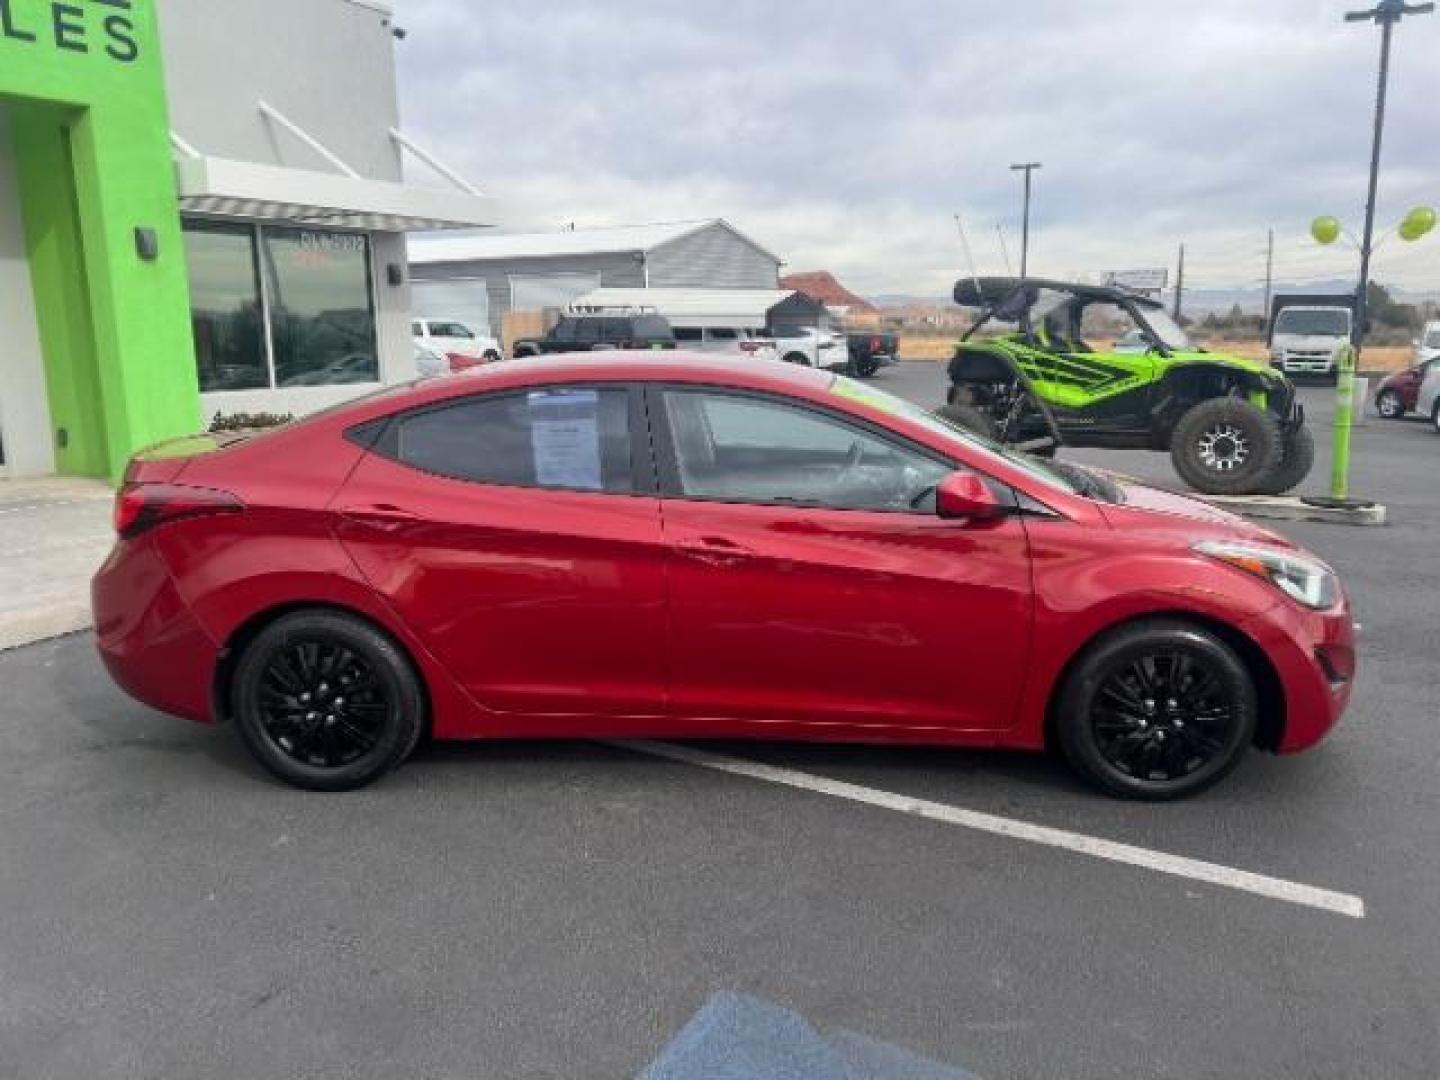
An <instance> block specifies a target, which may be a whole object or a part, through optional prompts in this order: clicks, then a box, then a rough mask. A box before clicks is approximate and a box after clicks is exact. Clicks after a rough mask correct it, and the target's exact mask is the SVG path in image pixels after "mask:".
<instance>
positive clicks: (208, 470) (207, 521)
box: [154, 423, 475, 738]
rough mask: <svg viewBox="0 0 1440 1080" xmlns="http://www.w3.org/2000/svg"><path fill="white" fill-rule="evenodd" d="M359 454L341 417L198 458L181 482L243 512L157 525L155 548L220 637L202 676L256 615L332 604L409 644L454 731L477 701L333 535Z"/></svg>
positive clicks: (466, 725) (448, 731) (445, 730)
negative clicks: (234, 498) (336, 504)
mask: <svg viewBox="0 0 1440 1080" xmlns="http://www.w3.org/2000/svg"><path fill="white" fill-rule="evenodd" d="M364 453H365V451H364V450H363V449H362V448H361V447H359V446H357V445H354V444H352V443H350V442H349V441H347V440H346V439H345V438H344V435H343V430H342V427H341V424H340V423H337V424H335V425H328V424H321V425H318V426H317V427H315V428H308V427H304V426H302V427H298V428H296V429H294V430H293V431H287V432H279V433H276V434H274V435H272V436H267V437H264V438H261V439H257V440H255V441H253V442H251V443H246V444H244V445H242V446H239V447H236V448H233V449H231V450H227V451H223V452H220V453H217V454H213V455H209V456H207V457H205V458H201V459H197V460H196V461H195V462H194V463H192V464H191V465H190V466H189V467H188V468H187V469H186V471H185V476H184V482H185V483H187V484H193V485H198V486H204V487H211V488H217V489H220V490H224V491H230V492H232V493H234V494H236V495H238V496H239V497H240V498H241V500H242V501H243V502H244V503H245V508H246V509H245V512H244V513H243V514H237V515H225V516H219V517H208V518H198V519H195V520H193V521H187V522H181V523H177V524H176V525H174V526H170V527H164V528H161V529H159V530H157V531H156V533H155V537H154V543H155V547H156V550H157V551H158V552H159V553H160V555H161V557H162V558H163V559H164V560H165V563H166V565H167V566H168V567H169V569H170V572H171V574H172V575H173V577H174V580H175V585H176V588H177V589H178V591H179V593H180V595H181V597H182V598H183V599H184V601H185V602H186V604H187V605H188V606H189V608H190V610H191V611H192V612H193V613H194V616H195V618H196V620H197V621H198V622H199V623H200V625H201V627H202V628H203V629H204V631H205V633H206V634H207V635H208V636H209V637H210V638H211V640H213V641H214V642H216V643H217V645H218V646H219V649H220V651H219V652H217V654H216V656H215V658H214V662H213V663H212V666H211V670H210V671H209V672H207V673H206V676H207V685H213V683H214V676H215V671H216V667H217V666H218V664H219V663H221V662H222V661H223V659H224V658H225V650H226V649H227V648H228V647H229V646H230V645H231V643H233V642H234V641H235V639H236V637H237V635H238V634H239V633H240V632H241V631H242V630H244V629H246V628H247V627H249V626H251V625H253V624H254V622H255V620H257V619H263V618H264V617H266V616H268V615H271V614H274V613H278V612H280V611H282V610H285V609H294V608H299V607H332V608H337V609H341V610H345V611H350V612H353V613H355V614H358V615H360V616H362V617H363V618H365V619H368V620H369V621H371V622H372V623H374V624H376V625H377V626H379V627H380V628H381V629H382V630H384V631H385V632H386V633H388V634H389V635H390V636H391V637H393V638H395V639H396V640H397V641H398V642H399V643H400V644H401V645H402V646H403V647H404V648H405V649H406V651H407V652H408V653H409V654H410V656H411V658H412V659H413V660H414V662H415V665H416V667H417V669H418V670H419V673H420V675H421V677H422V679H423V681H424V682H425V684H426V687H427V689H428V691H429V694H430V698H431V707H432V723H433V729H434V733H435V734H436V736H437V737H441V738H446V737H454V736H455V735H456V734H457V733H458V732H465V731H469V730H470V729H471V728H472V727H473V725H474V717H475V705H474V703H473V702H472V701H470V699H469V698H468V697H466V696H465V695H464V694H463V692H461V691H460V690H459V688H458V687H457V686H456V685H455V683H454V682H453V680H451V679H450V677H449V675H448V674H447V673H446V672H445V671H444V669H443V668H442V667H440V665H439V664H438V663H436V661H435V660H434V658H433V657H432V656H430V654H429V653H428V652H427V651H426V650H425V649H424V648H423V647H422V646H421V644H420V642H419V641H418V640H416V639H415V638H414V637H413V636H412V635H411V634H409V633H408V631H407V630H406V628H405V626H404V624H403V623H402V622H401V621H400V620H399V619H398V618H396V617H395V615H394V613H393V612H392V611H391V610H390V609H389V607H388V606H387V605H386V604H384V603H383V601H381V599H380V598H378V597H377V596H376V595H375V594H374V592H373V591H372V590H371V589H370V587H369V586H368V585H367V584H366V582H365V581H364V579H363V577H362V576H361V575H360V573H359V571H358V570H357V569H356V567H355V565H354V563H353V562H352V561H351V560H350V558H349V556H348V555H347V554H346V553H345V551H344V549H343V548H342V546H341V545H340V543H339V541H338V540H337V538H336V536H335V532H334V522H333V519H332V517H331V514H330V511H329V503H330V500H331V499H332V498H333V497H334V495H335V493H336V492H337V491H338V490H339V489H340V487H341V485H342V484H343V483H344V481H345V479H346V478H347V477H348V476H349V475H350V473H351V472H352V471H353V469H354V468H355V466H356V464H358V463H359V461H360V459H361V458H362V456H363V455H364Z"/></svg>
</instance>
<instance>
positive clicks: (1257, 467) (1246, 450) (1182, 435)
mask: <svg viewBox="0 0 1440 1080" xmlns="http://www.w3.org/2000/svg"><path fill="white" fill-rule="evenodd" d="M1170 457H1171V460H1172V461H1174V463H1175V471H1176V472H1178V473H1179V474H1180V478H1181V479H1182V480H1184V481H1185V482H1186V483H1187V484H1189V485H1190V486H1191V487H1192V488H1194V489H1195V490H1196V491H1200V492H1203V493H1205V494H1206V495H1254V494H1257V493H1258V492H1259V491H1260V490H1261V488H1262V486H1263V485H1264V484H1265V482H1266V481H1267V480H1269V479H1270V477H1271V474H1272V473H1273V472H1274V471H1275V469H1276V468H1277V467H1279V465H1280V464H1281V462H1282V461H1283V460H1284V457H1285V450H1284V435H1283V433H1282V431H1281V428H1280V421H1278V420H1277V419H1276V418H1275V417H1274V416H1271V415H1270V414H1269V413H1267V412H1265V411H1264V410H1262V409H1259V408H1256V407H1255V406H1254V405H1251V404H1250V403H1249V402H1248V401H1242V400H1240V399H1239V398H1214V399H1212V400H1210V401H1202V402H1201V403H1200V404H1199V405H1196V406H1195V407H1194V408H1193V409H1191V410H1190V411H1189V412H1187V413H1186V414H1185V415H1184V416H1182V417H1181V418H1180V423H1179V424H1178V425H1177V426H1176V428H1175V433H1174V435H1173V436H1172V437H1171V442H1170Z"/></svg>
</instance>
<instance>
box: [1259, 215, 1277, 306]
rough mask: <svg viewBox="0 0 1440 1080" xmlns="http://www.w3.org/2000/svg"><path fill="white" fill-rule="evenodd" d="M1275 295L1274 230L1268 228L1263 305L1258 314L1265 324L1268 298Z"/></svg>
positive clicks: (1268, 303)
mask: <svg viewBox="0 0 1440 1080" xmlns="http://www.w3.org/2000/svg"><path fill="white" fill-rule="evenodd" d="M1274 295H1275V230H1274V229H1271V230H1270V242H1269V243H1268V244H1267V245H1266V246H1265V306H1264V307H1263V308H1261V310H1260V314H1261V315H1262V316H1263V317H1264V319H1265V322H1266V324H1267V325H1268V324H1269V322H1270V298H1271V297H1272V296H1274Z"/></svg>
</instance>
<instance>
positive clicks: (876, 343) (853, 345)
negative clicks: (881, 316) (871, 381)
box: [845, 330, 900, 379]
mask: <svg viewBox="0 0 1440 1080" xmlns="http://www.w3.org/2000/svg"><path fill="white" fill-rule="evenodd" d="M845 339H846V341H847V342H848V343H849V346H850V374H851V375H856V376H858V377H860V378H862V379H868V378H870V377H871V376H872V375H874V374H875V373H876V372H877V371H879V370H880V369H881V368H882V367H888V366H889V365H891V364H893V363H895V361H896V360H898V359H899V358H900V335H899V334H895V333H889V332H886V331H881V330H865V331H856V332H853V333H848V334H846V335H845Z"/></svg>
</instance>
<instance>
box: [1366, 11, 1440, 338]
mask: <svg viewBox="0 0 1440 1080" xmlns="http://www.w3.org/2000/svg"><path fill="white" fill-rule="evenodd" d="M1434 10H1435V5H1434V4H1433V3H1428V4H1407V3H1405V0H1380V3H1379V4H1377V5H1376V6H1375V7H1373V8H1371V9H1370V10H1369V11H1352V12H1350V13H1349V14H1348V15H1346V16H1345V21H1346V22H1373V23H1378V24H1379V26H1380V83H1379V90H1378V91H1377V93H1376V97H1375V141H1374V143H1373V145H1372V147H1371V151H1370V194H1369V197H1368V199H1367V200H1366V202H1365V235H1364V237H1363V238H1362V239H1361V241H1360V288H1359V292H1358V293H1357V295H1356V297H1355V333H1354V344H1355V351H1356V355H1357V358H1358V355H1359V352H1360V350H1361V349H1362V348H1363V347H1364V345H1365V334H1366V332H1367V330H1368V329H1369V322H1370V258H1371V256H1372V255H1374V253H1375V202H1376V197H1377V195H1378V194H1379V190H1380V151H1381V149H1382V146H1383V144H1384V140H1385V99H1386V97H1387V95H1388V93H1389V88H1390V44H1391V39H1392V37H1393V36H1394V33H1395V26H1396V24H1397V23H1399V22H1400V20H1401V19H1403V18H1404V17H1405V16H1406V15H1428V14H1430V13H1431V12H1432V11H1434Z"/></svg>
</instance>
